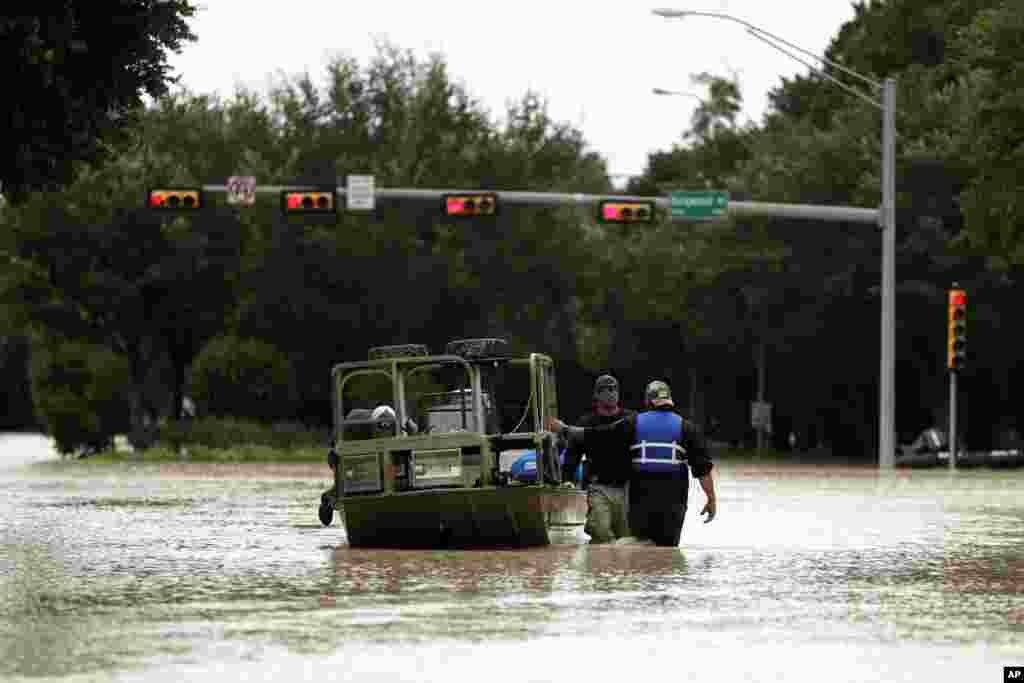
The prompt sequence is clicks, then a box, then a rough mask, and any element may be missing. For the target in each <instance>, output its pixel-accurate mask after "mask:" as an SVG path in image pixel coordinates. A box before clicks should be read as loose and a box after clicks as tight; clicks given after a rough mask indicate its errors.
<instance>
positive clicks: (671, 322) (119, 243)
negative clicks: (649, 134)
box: [0, 0, 1024, 457]
mask: <svg viewBox="0 0 1024 683" xmlns="http://www.w3.org/2000/svg"><path fill="white" fill-rule="evenodd" d="M855 10H856V12H855V17H854V18H853V19H852V20H851V21H850V22H848V23H847V24H845V25H844V26H843V27H842V28H841V29H840V30H839V32H838V33H837V35H836V36H835V37H834V38H833V40H832V42H831V44H830V47H829V49H828V51H827V53H826V56H827V57H829V59H830V60H832V61H834V62H838V63H842V64H845V65H847V66H849V67H851V68H853V69H855V70H857V71H859V72H861V73H864V74H867V75H870V76H872V77H874V78H877V79H881V78H884V77H887V76H895V77H897V78H898V82H899V97H898V101H897V104H898V109H899V112H898V118H897V127H898V131H899V137H898V141H897V159H898V161H897V183H898V188H897V189H898V199H897V222H898V226H897V230H898V232H897V241H898V254H897V283H898V288H897V302H896V306H897V308H896V310H897V330H896V339H897V350H896V351H897V378H896V382H897V384H896V389H897V406H896V419H897V428H898V430H899V431H900V432H901V434H902V436H903V438H904V439H907V438H908V435H912V433H913V432H914V431H917V430H919V429H921V428H923V427H925V426H928V425H929V424H933V423H941V422H942V421H943V420H944V415H945V409H946V395H947V392H946V390H945V381H946V374H945V343H946V337H945V334H946V329H945V292H946V290H947V289H948V287H949V285H950V284H951V283H952V282H953V281H957V282H959V283H960V284H961V285H962V286H964V287H965V288H966V289H967V290H968V292H969V296H970V308H969V321H968V324H969V353H970V370H969V372H968V373H967V374H966V375H965V376H964V377H963V380H962V382H961V384H962V386H963V389H964V394H965V399H966V400H965V402H966V405H967V410H966V417H967V420H966V423H967V425H968V427H967V429H968V442H969V443H972V444H974V445H976V446H977V447H982V446H984V445H987V444H988V443H990V442H991V441H992V440H993V439H994V438H996V437H997V435H998V432H999V431H1000V430H1003V429H1007V428H1010V427H1019V424H1020V420H1021V417H1022V415H1021V414H1020V413H1021V411H1020V408H1019V407H1018V406H1019V405H1020V401H1019V400H1015V399H1016V397H1017V396H1018V394H1017V392H1016V386H1017V384H1018V382H1019V381H1020V380H1021V379H1024V371H1022V370H1021V368H1024V363H1021V362H1020V361H1021V356H1022V351H1021V348H1020V345H1019V344H1017V343H1016V337H1017V336H1019V332H1020V323H1019V322H1018V321H1017V320H1016V311H1017V306H1016V305H1015V303H1016V301H1018V300H1019V298H1020V295H1021V288H1022V287H1021V284H1020V267H1021V263H1022V260H1024V251H1022V248H1021V239H1020V234H1021V231H1020V226H1021V218H1020V209H1019V206H1020V202H1018V201H1017V199H1018V198H1019V197H1020V196H1021V187H1020V183H1019V181H1018V180H1017V175H1016V173H1015V168H1016V165H1017V155H1019V154H1020V153H1021V152H1020V149H1021V144H1020V140H1021V127H1022V126H1024V123H1020V122H1021V121H1024V117H1022V116H1020V113H1021V111H1020V110H1021V109H1022V108H1024V100H1022V99H1021V97H1022V96H1021V93H1024V81H1021V80H1020V79H1021V75H1022V74H1024V71H1021V67H1020V66H1019V64H1021V63H1024V61H1022V60H1021V59H1020V58H1021V57H1024V54H1022V52H1024V43H1022V42H1021V41H1020V40H1019V36H1020V35H1022V34H1024V33H1022V31H1021V29H1022V28H1024V9H1021V8H1019V7H1018V6H1016V5H1015V4H1014V3H1012V2H1008V1H1003V2H999V1H997V0H990V1H984V0H970V1H969V0H962V1H959V2H952V3H951V2H938V1H934V0H904V1H902V2H888V3H877V2H873V3H869V4H868V3H858V4H857V5H856V6H855ZM826 72H827V73H829V74H830V75H831V76H833V77H834V78H837V79H839V80H841V81H843V82H849V84H850V85H851V86H859V85H861V84H860V83H859V82H857V81H852V80H851V79H850V77H849V76H847V75H845V74H844V73H843V72H842V71H839V70H836V69H832V68H826ZM694 79H695V83H696V84H698V85H702V86H704V87H705V88H706V91H707V93H708V94H707V97H706V99H705V100H704V101H703V103H702V104H701V106H700V107H698V109H697V110H696V112H695V114H694V117H693V120H692V121H691V124H690V127H689V128H688V130H686V131H683V137H682V138H681V141H680V142H679V143H677V144H674V145H672V146H671V147H670V148H669V149H665V150H663V151H659V152H656V153H654V154H652V155H651V156H650V157H649V160H648V165H647V168H646V170H645V172H644V174H643V176H642V177H639V178H634V179H633V180H632V181H631V183H630V186H629V187H628V188H627V189H626V192H627V193H630V194H643V195H661V194H666V193H668V192H671V191H672V190H676V189H691V190H692V189H704V188H710V189H728V190H729V191H730V195H731V197H732V198H733V199H751V200H756V201H782V202H794V203H814V204H851V205H859V206H877V205H878V204H879V203H880V192H879V186H880V185H879V177H878V175H879V169H880V165H879V159H880V134H879V131H880V115H879V112H878V111H877V110H876V109H874V108H872V107H871V106H870V105H868V104H866V103H863V102H861V101H860V100H858V99H856V98H852V97H850V96H849V95H847V94H846V93H844V92H843V91H842V90H841V89H839V88H837V87H835V86H834V85H832V84H830V83H828V82H827V81H825V80H823V79H819V78H817V77H815V76H813V75H812V74H808V75H807V76H798V77H796V78H794V79H791V80H790V79H783V81H782V83H781V84H780V85H779V86H778V87H777V88H776V89H774V90H773V91H772V93H771V103H772V107H771V110H770V111H769V113H768V114H767V115H766V116H765V118H764V120H763V121H762V122H761V123H759V124H754V123H750V122H747V123H740V122H739V121H738V119H737V117H738V112H739V111H740V110H741V105H742V94H741V92H740V89H739V87H738V85H737V84H736V82H735V81H733V80H730V79H729V78H725V77H721V76H716V75H713V74H697V75H695V77H694ZM323 83H325V85H323V86H318V85H317V83H315V82H314V81H313V79H312V78H310V76H309V75H308V74H306V75H303V76H299V77H293V78H285V79H282V80H281V81H280V82H279V83H277V84H276V85H275V86H274V87H272V88H271V89H270V91H269V93H268V94H267V95H266V96H265V97H264V96H261V95H259V94H257V93H254V92H251V91H246V90H239V91H237V92H236V93H235V95H234V96H233V97H232V98H230V99H228V100H226V101H225V100H221V99H219V98H216V97H213V96H209V95H202V94H194V93H189V92H188V91H184V90H179V91H177V92H174V93H167V94H165V95H162V96H161V97H159V98H158V99H157V100H156V101H155V103H154V104H153V105H152V106H149V107H143V108H138V109H135V110H132V116H131V120H130V125H125V126H123V127H122V128H121V129H120V130H119V136H118V137H117V139H115V140H113V141H112V142H111V143H110V151H109V153H108V154H107V156H105V157H104V159H103V160H102V161H95V160H91V159H88V158H83V159H80V160H76V161H74V163H73V164H72V167H73V168H72V172H71V175H70V176H69V177H70V178H71V180H69V181H68V182H66V183H65V184H64V185H63V186H62V189H61V190H60V191H59V192H56V191H53V190H52V188H50V189H49V191H45V190H47V189H48V188H46V187H35V188H34V189H35V190H36V191H28V192H26V193H25V194H24V195H23V196H22V195H20V194H19V195H17V196H16V197H15V201H13V202H12V203H11V205H9V206H6V207H5V208H4V209H3V210H2V214H0V220H2V222H3V224H4V226H3V235H2V237H0V249H2V254H3V258H4V259H5V261H6V262H7V266H6V267H5V268H4V269H3V273H2V274H0V302H2V305H0V316H2V317H0V324H2V327H3V329H2V330H0V332H2V333H3V334H4V337H3V338H4V340H5V341H4V343H3V345H2V346H0V351H2V359H0V361H2V373H3V376H4V377H5V378H6V379H7V381H6V382H5V385H6V386H5V391H6V394H7V404H8V410H7V412H6V420H7V422H8V424H6V425H4V426H5V427H8V428H10V427H14V426H19V425H24V424H26V423H28V422H33V421H35V422H38V423H41V424H42V425H43V426H45V427H47V428H48V429H50V430H51V432H55V433H58V436H59V438H58V442H59V443H61V444H62V446H64V447H67V448H75V447H78V446H81V445H95V446H96V447H101V446H102V444H103V443H105V442H106V440H107V439H108V438H109V435H110V434H112V433H117V432H122V431H125V432H131V433H132V434H133V438H134V440H135V441H136V442H137V443H138V444H140V445H145V444H146V443H147V442H151V441H152V439H153V438H155V437H156V434H155V432H154V431H153V426H152V425H155V424H157V423H159V421H160V420H161V419H164V418H170V419H176V418H177V417H178V416H179V414H180V410H181V405H182V400H181V399H182V397H183V396H184V395H186V394H188V395H189V396H191V397H193V398H194V399H196V401H197V402H198V403H199V404H200V408H201V410H203V411H205V412H207V413H210V414H218V415H224V416H234V417H248V418H252V419H260V420H266V421H273V420H293V421H303V422H307V423H309V424H324V423H325V422H326V421H328V420H329V416H330V412H329V405H330V404H329V392H328V370H329V368H330V367H331V365H332V364H333V363H336V362H340V361H344V360H352V359H358V358H363V357H365V354H366V350H367V348H369V347H371V346H377V345H383V344H391V343H423V344H427V345H428V346H430V348H431V349H434V350H438V351H439V350H441V349H442V348H443V346H444V344H445V343H446V342H447V341H449V340H451V339H456V338H464V337H483V336H498V337H504V338H507V339H509V341H510V342H511V344H512V346H513V348H514V349H515V350H516V351H530V350H541V351H545V352H548V353H549V354H550V355H552V356H553V357H554V358H555V360H556V364H557V367H558V372H559V381H560V384H561V387H560V392H559V393H560V397H561V401H562V406H561V409H562V411H563V412H564V413H565V414H566V415H568V416H570V417H572V416H574V415H576V414H578V413H579V412H582V411H583V410H584V409H585V408H586V407H587V405H588V404H589V400H590V389H591V384H592V381H593V378H594V377H595V376H596V375H598V374H601V373H602V372H608V371H610V372H612V373H613V374H616V375H617V376H618V377H619V378H620V380H622V383H623V394H624V399H625V400H626V401H627V402H629V403H632V404H638V403H639V402H640V400H641V395H640V393H641V389H642V387H643V385H644V383H646V381H648V380H649V379H653V378H664V379H668V380H669V381H670V382H671V383H672V385H673V388H674V391H675V394H676V399H677V405H680V406H681V407H682V408H683V409H684V410H685V411H687V412H689V413H691V414H692V415H694V417H695V418H697V419H698V420H699V421H701V422H704V423H705V425H706V426H708V427H712V426H713V430H714V434H715V436H717V437H718V438H720V439H722V440H731V441H743V440H745V439H748V438H749V437H750V430H749V418H750V416H749V410H750V408H749V402H750V401H751V400H752V399H753V398H754V397H755V396H756V395H757V386H756V385H757V377H758V374H759V373H758V366H763V369H764V375H765V376H766V379H767V386H766V392H765V395H766V398H767V399H768V400H770V401H771V402H772V403H773V404H774V406H775V430H774V431H775V433H776V434H777V435H778V436H780V437H783V438H784V436H785V435H786V434H788V432H789V431H791V430H793V431H796V432H797V433H798V434H799V435H800V438H801V442H802V443H808V442H811V443H816V442H822V441H824V442H828V443H830V444H832V445H833V447H834V448H835V449H836V451H837V452H839V453H846V454H849V455H861V456H871V457H873V456H874V449H875V447H876V446H875V445H876V444H877V442H878V439H877V435H876V434H875V430H876V429H877V404H878V385H877V378H878V367H879V356H878V353H879V339H880V329H879V308H880V287H879V284H880V261H881V258H880V255H881V244H880V234H879V233H878V231H877V230H873V229H871V228H870V227H868V226H863V225H853V224H851V225H846V224H842V223H828V222H820V221H792V220H782V219H750V218H744V219H730V220H728V221H722V222H713V223H697V224H679V223H671V222H669V221H668V220H666V219H665V217H664V216H663V217H662V219H661V220H659V221H657V222H656V223H654V224H653V225H650V226H642V227H641V226H631V227H623V226H608V225H601V224H598V223H596V222H595V220H594V216H593V214H592V212H590V211H584V210H581V209H576V208H562V209H547V208H525V207H524V208H519V207H516V208H508V210H503V211H502V212H501V214H500V215H499V216H498V217H497V218H496V219H493V220H488V221H471V222H470V221H465V222H463V221H460V222H457V223H451V222H447V221H445V220H443V219H442V218H441V216H440V215H439V211H438V207H437V206H436V204H435V203H434V202H416V201H408V200H405V201H401V202H398V201H381V200H378V207H377V209H376V210H375V211H374V212H372V214H371V215H369V216H367V215H363V214H349V213H345V212H342V213H339V216H338V220H337V222H336V223H335V224H332V225H320V224H316V223H315V222H312V221H305V220H295V219H283V218H282V217H281V216H280V215H279V207H278V205H277V199H276V198H268V197H262V196H261V197H259V198H258V200H257V204H256V206H254V207H247V208H245V209H241V210H239V209H237V208H235V207H231V206H228V205H227V204H226V203H225V202H224V200H223V197H219V198H213V199H214V201H213V205H212V206H211V207H208V208H207V209H206V210H204V211H203V212H201V213H200V214H198V215H195V216H189V217H177V218H174V219H173V220H169V219H166V218H164V217H161V216H160V215H154V214H152V213H149V212H147V211H146V210H144V208H143V198H144V197H145V193H146V189H147V188H149V187H154V186H161V185H163V186H169V185H200V184H223V183H224V180H225V178H227V177H228V176H231V175H254V176H256V177H257V179H258V182H259V183H260V184H287V183H289V182H295V181H296V180H303V179H309V178H314V177H316V176H317V174H318V173H319V172H320V171H321V170H322V169H325V168H327V169H331V168H335V169H338V171H339V174H340V175H344V174H346V173H367V174H373V175H374V176H375V178H376V182H377V184H378V186H381V187H459V188H466V189H472V188H480V189H516V190H535V191H549V192H584V193H594V194H607V193H611V192H612V186H611V184H610V182H609V178H608V174H607V168H606V165H605V162H604V160H603V159H602V158H601V156H600V155H599V154H597V153H596V152H594V151H593V150H591V149H590V147H589V146H588V144H587V142H586V140H585V139H584V136H583V134H582V133H581V132H580V131H579V130H578V129H576V128H575V127H573V126H571V125H569V124H567V123H563V122H558V121H555V120H553V119H552V118H551V117H550V116H549V115H548V112H547V105H546V103H545V102H544V101H543V100H542V99H541V98H539V97H537V96H536V95H534V94H532V93H526V94H525V95H523V96H522V97H520V98H519V99H518V100H517V101H513V103H512V104H510V105H509V106H508V108H507V110H506V111H505V112H503V113H502V116H500V117H497V118H496V117H494V116H492V114H491V113H490V112H488V111H487V110H486V109H485V108H483V107H482V106H481V105H480V103H479V102H478V101H476V100H475V99H474V98H473V96H472V93H471V91H470V89H469V88H468V86H466V85H465V84H462V83H460V82H458V81H457V80H456V79H455V78H453V77H452V76H451V74H449V71H448V67H447V65H446V63H445V61H444V59H443V57H442V56H440V55H431V56H429V57H428V58H426V59H421V58H417V57H416V56H415V55H414V54H412V53H411V52H409V51H403V50H400V49H398V48H395V47H393V46H390V45H381V46H380V47H379V50H378V54H377V56H376V57H375V58H374V59H372V60H369V62H368V63H366V64H360V63H359V62H358V61H357V60H354V59H351V58H345V57H338V58H335V59H333V60H332V61H331V62H330V63H329V65H328V66H327V69H326V77H325V78H324V79H323Z"/></svg>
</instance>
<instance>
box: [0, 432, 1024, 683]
mask: <svg viewBox="0 0 1024 683" xmlns="http://www.w3.org/2000/svg"><path fill="white" fill-rule="evenodd" d="M28 439H29V437H17V438H16V439H14V440H11V439H9V438H8V439H3V438H0V454H2V458H0V516H2V517H3V519H4V520H5V524H4V525H3V526H2V527H0V679H4V680H8V679H21V678H24V679H32V680H39V679H41V678H53V679H61V680H76V679H77V678H80V677H84V678H85V679H87V680H91V678H100V679H110V678H115V679H122V680H134V679H136V678H137V679H140V680H147V681H148V680H168V681H171V680H186V679H187V680H215V679H219V678H223V677H224V676H225V675H228V676H229V677H230V678H231V679H239V678H242V677H248V678H252V679H255V680H279V679H280V678H281V677H284V676H286V675H287V676H293V675H294V676H299V677H303V678H319V677H322V676H324V675H327V674H328V673H330V674H332V675H334V676H335V677H338V678H342V679H344V678H346V677H348V678H351V679H353V680H398V679H399V676H398V673H400V672H404V675H405V678H406V679H407V680H440V679H442V678H443V679H445V680H453V679H454V680H460V679H461V680H467V679H470V678H471V677H472V678H473V679H476V678H478V677H479V674H480V673H481V670H480V668H479V667H480V665H481V664H484V665H488V664H489V665H490V666H487V667H486V676H487V678H488V679H494V680H502V681H504V680H509V681H511V680H515V681H523V680H556V679H560V678H568V677H572V678H578V677H579V676H580V675H587V676H599V677H600V678H601V679H602V680H604V679H607V678H613V677H615V676H634V677H635V675H636V673H637V667H638V666H644V668H645V670H648V669H649V668H650V667H654V668H655V670H665V671H673V672H676V673H677V674H679V673H682V672H684V671H689V672H691V673H693V672H697V671H700V672H701V674H700V677H701V678H710V679H712V680H721V679H725V678H729V679H737V680H743V679H749V680H776V679H778V680H807V681H810V680H821V679H822V671H823V670H826V669H828V670H830V671H831V675H830V676H829V678H828V680H851V681H852V680H857V681H861V680H901V679H903V678H908V679H915V680H916V679H921V680H999V679H997V678H996V676H1001V673H1002V671H1001V667H1002V666H1003V665H1007V664H1022V663H1024V647H1022V646H1024V553H1022V550H1021V548H1022V543H1021V542H1022V540H1024V526H1022V524H1024V502H1022V499H1021V496H1020V495H1019V493H1018V489H1019V485H1020V483H1021V482H1022V481H1024V472H1015V471H1010V472H1006V471H1003V472H984V471H972V472H958V473H949V472H945V471H914V472H912V473H908V472H902V471H901V472H896V473H879V472H877V471H875V470H872V469H867V468H832V469H826V468H809V467H804V468H800V467H789V468H787V467H779V466H772V467H765V466H757V465H744V466H735V465H734V466H728V467H724V468H722V471H721V472H720V473H719V488H720V498H721V502H720V511H719V517H718V518H717V519H716V520H715V521H714V522H712V523H711V524H708V525H705V524H702V523H701V520H700V519H699V518H698V517H697V515H696V512H697V510H698V509H699V505H696V504H695V505H694V506H693V508H691V510H690V511H689V513H688V518H687V520H686V524H685V526H684V531H683V543H682V546H681V547H680V548H675V549H666V548H657V547H652V546H589V545H586V544H585V537H567V538H564V539H561V541H560V543H559V544H557V545H553V546H550V547H547V548H537V549H528V550H498V551H494V550H491V551H433V552H431V551H402V550H383V551H377V550H367V549H352V548H348V547H347V546H346V545H345V542H344V541H345V537H344V530H343V528H341V527H340V526H339V525H338V524H337V523H336V524H335V525H334V526H332V527H330V528H327V529H324V528H322V527H321V526H320V524H319V522H318V521H317V520H316V504H317V502H318V500H319V493H320V491H321V490H322V488H323V487H324V486H325V482H324V473H323V472H321V471H320V470H321V469H322V468H318V467H309V466H304V465H303V466H274V467H250V468H245V467H239V466H232V467H231V468H224V467H217V466H199V465H176V466H174V467H155V466H147V467H135V468H131V467H124V468H114V467H100V466H91V465H89V464H87V463H66V464H59V463H57V464H53V463H52V462H51V463H46V464H45V465H42V466H40V465H39V464H31V463H33V462H35V463H38V462H39V461H46V460H52V456H51V455H50V454H49V453H48V452H44V451H39V450H38V440H36V441H31V440H28ZM33 444H35V446H33ZM33 447H34V448H36V450H35V451H33V450H32V449H33ZM26 463H28V464H31V466H27V465H26ZM18 465H21V466H18ZM693 499H694V500H695V501H702V500H703V498H702V494H701V493H700V492H699V491H697V490H696V489H695V492H694V494H693ZM694 508H697V509H694ZM666 651H667V652H669V653H670V654H669V655H666ZM797 651H799V656H796V654H795V653H796V652H797ZM681 658H682V659H681ZM683 661H689V662H691V664H690V665H689V667H685V666H684V667H683V668H680V666H681V664H680V662H683ZM929 672H930V673H929ZM929 676H931V678H929ZM936 676H937V678H936ZM488 683H491V681H488Z"/></svg>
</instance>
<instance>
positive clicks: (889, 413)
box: [652, 9, 896, 467]
mask: <svg viewBox="0 0 1024 683" xmlns="http://www.w3.org/2000/svg"><path fill="white" fill-rule="evenodd" d="M652 11H653V12H654V14H656V15H657V16H660V17H665V18H667V19H682V18H683V17H687V16H699V17H712V18H715V19H725V20H727V21H732V22H735V23H737V24H740V25H742V26H743V27H745V28H746V29H747V33H749V34H750V35H752V36H754V37H755V38H757V39H758V40H760V41H762V42H765V43H768V44H769V45H771V46H772V47H773V48H775V49H776V50H778V51H779V52H781V53H783V54H784V55H786V56H788V57H791V58H793V59H795V60H797V61H798V62H800V63H801V64H803V65H804V66H806V67H808V68H809V69H811V71H813V72H814V73H816V74H818V75H820V76H822V77H824V78H825V79H827V80H828V81H829V82H830V83H833V84H835V85H837V86H839V87H840V88H842V89H843V90H845V91H846V92H848V93H851V94H853V95H855V96H856V97H858V98H860V99H861V100H863V101H865V102H868V103H869V104H871V105H872V106H874V107H876V108H877V109H880V110H881V112H882V207H881V209H880V211H879V221H878V223H879V226H880V227H881V228H882V340H881V341H882V359H881V368H880V375H881V376H880V378H879V406H878V464H879V465H880V466H881V467H893V466H895V459H896V444H895V435H896V431H895V420H894V412H895V405H896V385H895V368H896V363H895V340H896V332H895V330H896V80H895V79H893V78H886V79H885V81H884V82H883V83H879V82H878V81H876V80H874V79H871V78H869V77H867V76H865V75H863V74H860V73H857V72H856V71H854V70H853V69H850V68H848V67H845V66H843V65H842V64H838V63H836V62H833V61H832V60H830V59H826V58H825V57H822V56H819V55H816V54H814V53H813V52H809V51H808V50H805V49H803V48H802V47H799V46H798V45H794V44H793V43H790V42H789V41H787V40H784V39H782V38H780V37H779V36H776V35H774V34H772V33H769V32H768V31H765V30H764V29H762V28H759V27H757V26H754V25H753V24H751V23H750V22H747V21H744V20H742V19H738V18H736V17H734V16H731V15H728V14H722V13H719V12H694V11H689V10H677V9H656V10H652ZM777 43H782V44H783V45H786V46H788V47H790V48H792V49H794V50H796V51H798V52H800V53H803V54H805V55H808V56H810V57H812V58H814V59H816V60H818V61H819V62H821V63H823V64H827V65H829V66H831V67H833V68H835V69H838V70H840V71H842V72H843V73H846V74H849V75H850V76H853V77H854V78H857V79H858V80H860V81H862V82H864V83H866V84H868V85H870V86H871V87H872V89H874V90H881V94H882V97H881V101H879V100H878V99H876V98H875V97H873V96H872V95H867V94H864V93H863V92H861V91H860V90H858V89H856V88H853V87H851V86H849V85H847V84H845V83H843V82H841V81H839V80H837V79H836V78H834V77H832V76H831V75H829V74H827V73H825V72H823V71H821V70H819V69H817V68H815V67H814V66H813V65H811V64H808V63H807V62H805V61H804V60H802V59H800V58H799V57H797V56H796V55H794V54H793V53H791V52H789V51H788V50H786V49H784V48H782V47H779V45H778V44H777Z"/></svg>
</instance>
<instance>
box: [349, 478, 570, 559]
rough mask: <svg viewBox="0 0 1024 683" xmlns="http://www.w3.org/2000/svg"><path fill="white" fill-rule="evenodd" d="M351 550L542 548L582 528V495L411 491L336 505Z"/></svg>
mask: <svg viewBox="0 0 1024 683" xmlns="http://www.w3.org/2000/svg"><path fill="white" fill-rule="evenodd" d="M337 503H338V504H339V505H338V506H337V507H339V509H341V510H342V511H343V519H344V520H345V530H346V534H347V536H348V543H349V545H350V546H353V547H377V548H382V547H391V548H394V547H403V548H448V547H464V548H470V547H496V546H514V547H525V546H542V545H548V544H549V543H551V536H552V532H553V531H558V530H565V531H573V530H574V529H576V528H582V527H583V524H584V522H585V520H586V516H587V496H586V493H585V492H583V491H579V490H573V489H559V488H553V487H550V486H503V487H481V488H472V489H446V490H432V491H411V492H405V493H393V494H389V495H375V496H346V497H343V498H342V499H340V500H338V501H337Z"/></svg>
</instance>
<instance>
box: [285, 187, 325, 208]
mask: <svg viewBox="0 0 1024 683" xmlns="http://www.w3.org/2000/svg"><path fill="white" fill-rule="evenodd" d="M336 197H337V194H336V192H335V190H334V188H323V189H319V190H284V191H282V192H281V212H282V213H284V214H285V215H288V214H296V213H314V214H328V213H337V211H338V203H337V201H336Z"/></svg>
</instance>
